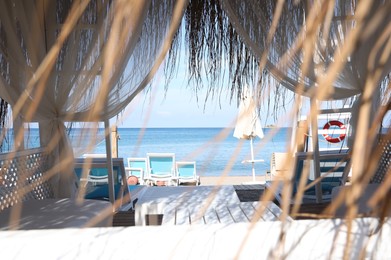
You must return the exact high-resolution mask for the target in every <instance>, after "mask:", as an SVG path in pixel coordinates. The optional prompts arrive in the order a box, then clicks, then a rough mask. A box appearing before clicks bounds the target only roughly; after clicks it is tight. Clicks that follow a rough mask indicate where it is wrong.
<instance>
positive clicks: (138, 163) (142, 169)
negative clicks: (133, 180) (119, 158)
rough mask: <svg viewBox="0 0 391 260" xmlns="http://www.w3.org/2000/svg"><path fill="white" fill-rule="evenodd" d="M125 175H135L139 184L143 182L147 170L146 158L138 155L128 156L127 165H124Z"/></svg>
mask: <svg viewBox="0 0 391 260" xmlns="http://www.w3.org/2000/svg"><path fill="white" fill-rule="evenodd" d="M125 170H126V173H127V177H128V178H129V176H136V177H137V178H138V183H139V184H144V181H145V180H144V179H145V174H146V172H147V159H146V158H140V157H131V158H128V167H125Z"/></svg>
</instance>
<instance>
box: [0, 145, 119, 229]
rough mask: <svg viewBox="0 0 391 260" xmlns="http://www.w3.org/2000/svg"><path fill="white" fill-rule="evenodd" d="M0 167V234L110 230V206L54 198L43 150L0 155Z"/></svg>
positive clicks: (106, 203) (90, 201) (86, 201)
mask: <svg viewBox="0 0 391 260" xmlns="http://www.w3.org/2000/svg"><path fill="white" fill-rule="evenodd" d="M0 164H1V165H2V168H1V173H2V174H1V176H0V180H1V181H0V193H1V196H0V230H9V229H23V230H27V229H58V228H81V227H91V226H95V227H107V226H111V224H112V204H111V203H110V202H108V201H98V200H84V201H76V200H74V199H70V198H66V199H60V198H55V196H54V190H53V187H52V185H51V181H50V178H48V176H47V174H48V173H49V172H50V170H49V169H48V164H47V154H46V152H45V149H31V150H24V151H19V152H16V153H15V152H13V153H5V154H1V155H0ZM26 191H27V192H26Z"/></svg>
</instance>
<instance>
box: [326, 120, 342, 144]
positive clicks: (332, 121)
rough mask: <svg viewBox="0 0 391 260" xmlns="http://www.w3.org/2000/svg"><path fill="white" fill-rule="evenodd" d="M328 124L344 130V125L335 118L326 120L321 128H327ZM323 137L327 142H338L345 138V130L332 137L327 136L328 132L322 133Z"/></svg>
mask: <svg viewBox="0 0 391 260" xmlns="http://www.w3.org/2000/svg"><path fill="white" fill-rule="evenodd" d="M330 126H338V127H339V128H340V129H341V130H346V127H345V125H344V124H343V123H341V122H340V121H337V120H331V121H329V122H327V123H326V124H325V125H324V127H323V130H329V129H330ZM323 137H324V139H326V141H327V142H330V143H339V142H342V140H343V139H345V137H346V131H345V133H342V134H340V135H339V136H338V137H334V138H333V137H331V136H329V135H328V134H323Z"/></svg>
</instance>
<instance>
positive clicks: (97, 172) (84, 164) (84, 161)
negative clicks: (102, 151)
mask: <svg viewBox="0 0 391 260" xmlns="http://www.w3.org/2000/svg"><path fill="white" fill-rule="evenodd" d="M106 161H107V159H106V158H76V159H75V172H76V175H77V176H78V177H79V178H80V183H81V185H84V186H85V187H86V189H87V190H86V194H85V196H84V198H86V199H103V200H106V199H107V198H108V197H109V184H108V173H107V162H106ZM83 170H87V171H88V175H87V178H83ZM113 173H114V190H115V197H116V199H118V198H120V197H122V196H124V195H125V194H127V193H128V188H127V185H125V183H126V182H125V181H126V175H125V167H124V162H123V158H113Z"/></svg>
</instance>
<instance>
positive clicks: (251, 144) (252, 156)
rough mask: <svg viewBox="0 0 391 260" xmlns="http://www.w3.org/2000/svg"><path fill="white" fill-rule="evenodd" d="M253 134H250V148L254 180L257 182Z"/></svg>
mask: <svg viewBox="0 0 391 260" xmlns="http://www.w3.org/2000/svg"><path fill="white" fill-rule="evenodd" d="M253 138H254V137H253V136H250V149H251V165H252V172H253V181H254V182H255V165H254V148H253Z"/></svg>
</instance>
